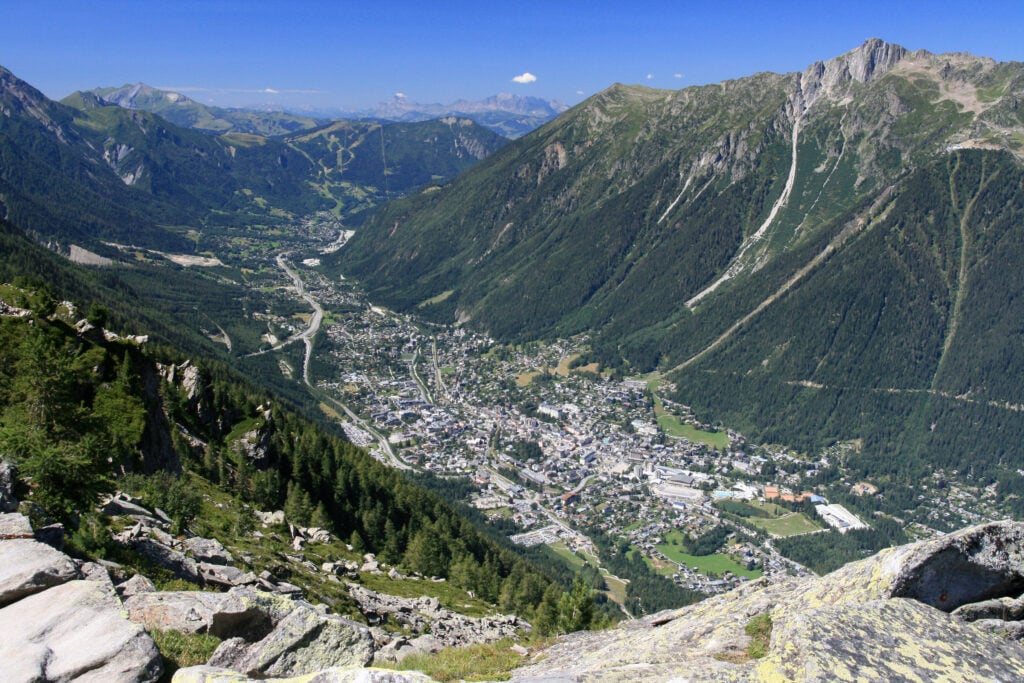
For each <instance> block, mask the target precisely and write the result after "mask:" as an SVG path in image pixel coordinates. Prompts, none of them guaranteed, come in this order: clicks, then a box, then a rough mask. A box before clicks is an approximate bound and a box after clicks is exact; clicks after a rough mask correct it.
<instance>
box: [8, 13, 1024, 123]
mask: <svg viewBox="0 0 1024 683" xmlns="http://www.w3.org/2000/svg"><path fill="white" fill-rule="evenodd" d="M0 26H2V27H3V38H2V40H0V65H2V66H4V67H6V68H8V69H10V70H11V71H13V72H14V73H15V75H17V76H19V77H20V78H23V79H25V80H27V81H28V82H29V83H31V84H32V85H34V86H36V87H37V88H39V89H40V90H42V91H43V92H44V93H45V94H47V95H48V96H50V97H52V98H55V99H56V98H61V97H63V96H65V95H67V94H69V93H71V92H73V91H75V90H82V89H89V88H93V87H97V86H106V85H122V84H124V83H129V82H137V81H143V82H145V83H148V84H150V85H155V86H158V87H164V88H168V89H177V90H179V91H180V92H184V93H185V94H187V95H189V96H190V97H192V98H193V99H196V100H199V101H201V102H208V103H212V104H218V105H222V106H242V105H249V104H262V103H276V104H278V105H281V106H288V107H299V106H302V105H309V106H312V107H316V108H319V109H329V108H343V109H359V108H365V107H369V106H372V105H373V104H376V103H378V102H382V101H385V100H388V99H390V98H391V97H392V96H394V95H395V94H396V93H403V94H404V95H405V96H407V97H408V98H409V99H410V100H413V101H417V102H443V103H447V102H451V101H453V100H456V99H458V98H467V99H480V98H483V97H486V96H489V95H493V94H496V93H499V92H512V93H517V94H521V95H535V96H539V97H545V98H550V99H559V100H561V101H563V102H565V103H567V104H574V103H576V102H579V101H580V100H582V99H584V98H585V97H588V96H590V95H592V94H594V93H595V92H599V91H600V90H603V89H604V88H606V87H608V86H609V85H611V84H612V83H615V82H621V83H643V84H647V85H650V86H652V87H659V88H681V87H685V86H687V85H694V84H705V83H715V82H718V81H721V80H725V79H728V78H738V77H742V76H745V75H749V74H751V73H754V72H757V71H777V72H786V71H796V70H802V69H803V68H804V67H806V66H807V65H808V64H810V63H812V62H814V61H817V60H819V59H827V58H829V57H834V56H836V55H838V54H841V53H843V52H846V51H847V50H850V49H852V48H854V47H856V46H857V45H859V44H860V43H862V42H863V41H864V40H866V39H867V38H870V37H879V38H882V39H884V40H887V41H890V42H894V43H899V44H901V45H903V46H904V47H907V48H910V49H917V48H924V49H927V50H930V51H932V52H949V51H964V52H971V53H974V54H977V55H983V56H989V57H993V58H995V59H997V60H1000V61H1007V60H1016V61H1024V2H1021V1H1020V0H1016V1H1003V2H991V1H989V2H986V1H985V0H980V1H978V2H970V3H968V2H947V1H945V0H933V1H931V2H920V1H916V0H915V1H912V2H900V1H899V0H889V1H888V2H878V1H876V0H860V1H857V2H822V1H819V2H806V1H799V2H777V3H772V2H728V1H724V0H723V1H721V2H706V1H705V2H688V1H683V0H679V1H676V2H655V1H644V0H637V1H635V2H604V1H601V0H591V1H590V2H577V1H566V2H559V1H558V0H546V1H543V2H534V1H532V0H521V1H513V2H504V3H498V2H487V1H486V0H484V1H480V0H478V1H476V2H464V1H462V0H452V1H445V0H435V2H433V3H431V2H424V1H423V0H419V1H417V2H408V1H405V0H401V1H393V2H392V1H388V0H378V1H376V2H372V1H371V2H358V3H356V2H346V1H344V0H340V1H338V0H336V1H334V2H323V1H319V0H315V1H314V0H308V1H305V2H303V1H301V0H295V1H292V2H270V1H268V0H245V1H242V0H206V1H202V2H199V1H194V0H182V1H175V0H161V1H159V2H152V1H149V0H134V1H127V0H121V1H113V0H93V1H87V0H77V1H70V0H62V1H48V0H0ZM516 77H519V78H518V79H517V80H518V82H517V80H514V79H516Z"/></svg>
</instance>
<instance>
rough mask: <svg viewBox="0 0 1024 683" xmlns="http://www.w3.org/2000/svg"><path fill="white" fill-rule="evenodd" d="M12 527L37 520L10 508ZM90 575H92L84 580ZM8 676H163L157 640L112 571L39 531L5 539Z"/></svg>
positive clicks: (15, 680)
mask: <svg viewBox="0 0 1024 683" xmlns="http://www.w3.org/2000/svg"><path fill="white" fill-rule="evenodd" d="M3 517H4V518H5V520H4V524H5V526H7V527H9V528H22V529H24V528H26V527H27V528H28V530H29V533H30V534H31V526H30V525H29V523H28V520H27V519H25V518H23V517H22V518H21V519H20V520H19V519H17V518H18V517H21V516H20V515H13V514H9V515H3ZM82 578H84V579H86V580H81V579H82ZM0 634H3V635H2V637H0V681H4V683H8V682H11V683H21V682H23V681H24V682H26V683H27V682H29V681H32V682H34V681H70V680H76V681H95V682H96V683H101V682H103V683H106V682H107V681H110V682H115V681H124V682H126V683H127V682H138V681H155V680H157V678H159V677H160V674H161V673H162V671H163V665H162V663H161V659H160V655H159V653H158V652H157V649H156V645H155V644H154V643H153V640H152V639H151V638H150V637H149V636H148V635H147V634H146V632H145V631H144V630H143V629H142V627H141V626H139V625H137V624H133V623H131V622H130V621H128V620H127V619H125V617H124V614H123V612H122V608H121V602H120V600H119V599H118V597H117V595H116V593H115V592H114V586H113V584H112V583H111V581H110V577H109V576H108V575H107V573H106V572H105V571H104V570H103V568H102V567H101V566H100V565H98V564H94V563H88V562H87V563H84V564H82V569H81V572H80V571H79V569H78V568H77V567H76V565H75V563H74V562H73V561H72V560H71V559H70V558H69V557H68V556H67V555H64V554H63V553H61V552H59V551H57V550H55V549H54V548H52V547H50V546H48V545H45V544H43V543H39V542H37V541H35V540H32V539H31V538H23V537H21V538H9V539H5V540H0Z"/></svg>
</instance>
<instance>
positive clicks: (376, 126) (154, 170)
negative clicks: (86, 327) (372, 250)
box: [0, 69, 506, 249]
mask: <svg viewBox="0 0 1024 683" xmlns="http://www.w3.org/2000/svg"><path fill="white" fill-rule="evenodd" d="M139 94H142V93H141V91H140V93H139ZM0 111H2V112H3V116H2V117H0V216H2V217H5V218H8V219H9V220H10V221H11V222H13V223H15V224H17V225H19V226H20V227H22V228H23V229H26V230H29V231H31V232H32V233H34V234H35V235H36V236H37V237H38V238H39V239H41V240H44V241H45V240H55V241H57V242H61V243H65V244H66V243H69V242H74V243H77V244H80V245H87V246H89V247H90V248H92V247H98V246H99V244H100V242H102V241H116V242H124V243H134V244H140V245H147V246H151V247H160V248H174V249H185V248H187V247H188V243H187V241H186V240H185V239H184V238H183V237H182V236H181V235H182V233H184V232H187V231H188V230H190V229H197V228H200V227H202V226H204V225H224V224H228V225H251V224H263V225H266V224H271V225H276V224H280V223H282V222H283V221H287V220H290V219H291V218H290V217H294V216H305V215H310V214H312V213H313V212H316V211H331V212H333V213H334V215H335V216H336V217H338V218H341V219H345V220H348V221H351V222H358V216H359V215H360V214H361V213H363V212H365V211H366V210H367V209H368V208H372V207H373V206H375V205H376V204H378V203H380V202H382V201H386V200H388V199H393V198H396V197H400V196H403V195H404V194H405V193H407V192H409V191H411V190H413V189H415V188H418V187H420V186H422V185H424V184H427V183H431V182H441V181H444V180H446V179H449V178H451V177H453V176H454V175H455V174H457V173H459V172H460V171H462V170H464V169H466V168H468V167H469V166H470V165H472V164H473V163H476V162H477V161H478V160H479V159H480V158H482V157H484V156H486V155H487V154H489V153H491V152H493V151H494V150H496V149H498V148H499V147H501V146H502V145H503V144H505V142H506V140H505V139H504V138H502V137H500V136H499V135H497V134H495V133H493V132H492V131H489V130H487V129H485V128H483V127H481V126H478V125H476V124H475V123H473V122H472V121H469V120H467V119H458V118H449V119H445V120H443V121H440V120H438V121H424V122H418V123H392V124H387V123H384V124H382V123H376V122H352V123H349V122H334V123H330V124H326V125H324V126H321V127H318V128H311V129H304V130H303V131H302V132H301V133H299V134H296V135H294V136H287V137H266V136H263V135H255V134H252V133H242V132H229V133H223V134H218V135H212V134H209V133H206V132H202V131H200V130H196V129H193V128H187V127H181V126H178V125H175V124H173V123H171V122H169V121H168V120H167V119H165V118H163V116H162V115H158V114H153V113H151V112H148V111H145V110H143V109H125V108H123V107H120V106H114V105H109V104H107V103H106V101H104V100H101V99H100V98H98V97H97V96H95V95H91V94H89V93H76V94H75V95H72V96H69V97H68V98H66V99H65V102H64V103H58V102H53V101H51V100H49V99H47V98H46V97H45V96H44V95H43V94H42V93H40V92H39V91H38V90H36V89H35V88H33V87H32V86H31V85H29V84H27V83H25V82H24V81H21V80H20V79H18V78H17V77H16V76H14V74H12V73H10V72H9V71H6V70H2V69H0ZM163 113H166V112H163Z"/></svg>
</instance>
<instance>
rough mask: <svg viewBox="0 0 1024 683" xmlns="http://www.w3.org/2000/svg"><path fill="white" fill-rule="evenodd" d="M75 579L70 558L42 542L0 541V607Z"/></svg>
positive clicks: (73, 565) (74, 568) (74, 571)
mask: <svg viewBox="0 0 1024 683" xmlns="http://www.w3.org/2000/svg"><path fill="white" fill-rule="evenodd" d="M5 516H8V517H10V516H13V515H5ZM75 578H78V569H77V568H76V567H75V564H74V563H73V562H72V561H71V559H70V558H68V556H67V555H65V554H64V553H62V552H60V551H58V550H55V549H53V548H51V547H50V546H48V545H46V544H45V543H39V542H38V541H34V540H31V539H27V538H16V539H12V540H6V541H2V542H0V607H3V606H4V605H8V604H10V603H12V602H15V601H16V600H20V599H22V598H24V597H26V596H29V595H32V594H33V593H39V592H40V591H44V590H46V589H47V588H50V587H52V586H58V585H60V584H62V583H65V582H67V581H70V580H71V579H75Z"/></svg>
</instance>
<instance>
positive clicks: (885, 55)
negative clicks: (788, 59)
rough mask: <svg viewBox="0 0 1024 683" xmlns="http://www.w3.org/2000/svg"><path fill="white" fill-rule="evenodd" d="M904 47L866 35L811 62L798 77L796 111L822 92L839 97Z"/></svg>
mask: <svg viewBox="0 0 1024 683" xmlns="http://www.w3.org/2000/svg"><path fill="white" fill-rule="evenodd" d="M907 54H908V52H907V49H906V48H904V47H902V46H900V45H895V44H893V43H887V42H885V41H884V40H881V39H879V38H870V39H868V40H867V41H865V42H864V44H863V45H861V46H859V47H857V48H855V49H853V50H850V51H849V52H847V53H845V54H842V55H839V56H838V57H833V58H832V59H829V60H828V61H825V62H815V63H814V64H811V65H810V66H809V67H807V69H805V70H804V72H803V73H802V74H800V77H799V88H798V92H797V96H796V97H797V102H795V104H797V105H798V107H799V109H798V113H799V111H801V110H805V109H807V108H809V107H810V106H811V105H812V104H814V102H815V101H816V100H817V99H818V98H819V97H820V96H822V95H824V96H826V97H829V99H842V98H843V97H845V96H846V94H847V90H848V86H849V85H850V84H851V83H854V82H856V83H870V82H872V81H874V80H877V79H878V78H880V77H881V76H882V75H884V74H885V73H886V72H888V71H889V70H890V69H891V68H893V67H894V66H896V64H898V63H899V62H900V61H901V60H902V59H903V58H905V57H906V56H907Z"/></svg>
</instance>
